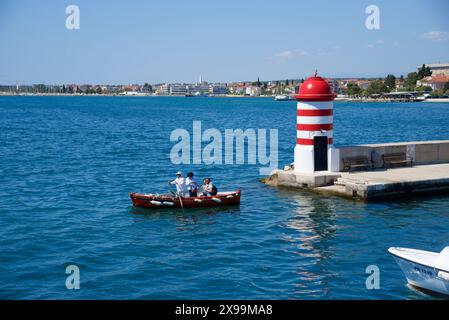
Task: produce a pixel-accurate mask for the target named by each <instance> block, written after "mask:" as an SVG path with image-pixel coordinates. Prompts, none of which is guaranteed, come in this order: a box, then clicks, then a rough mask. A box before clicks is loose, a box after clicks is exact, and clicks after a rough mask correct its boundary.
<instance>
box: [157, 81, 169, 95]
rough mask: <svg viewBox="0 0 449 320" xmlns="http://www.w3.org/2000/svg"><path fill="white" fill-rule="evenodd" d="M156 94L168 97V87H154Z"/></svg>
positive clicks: (164, 85)
mask: <svg viewBox="0 0 449 320" xmlns="http://www.w3.org/2000/svg"><path fill="white" fill-rule="evenodd" d="M156 93H157V94H158V95H168V94H170V85H169V84H168V83H164V84H161V85H159V86H158V87H156Z"/></svg>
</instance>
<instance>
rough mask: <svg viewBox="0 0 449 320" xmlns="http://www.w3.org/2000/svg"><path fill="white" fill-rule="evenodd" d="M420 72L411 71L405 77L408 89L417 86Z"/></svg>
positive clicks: (411, 89)
mask: <svg viewBox="0 0 449 320" xmlns="http://www.w3.org/2000/svg"><path fill="white" fill-rule="evenodd" d="M418 80H419V78H418V74H417V73H416V72H410V73H409V74H407V77H406V78H405V81H404V88H405V90H407V91H413V90H415V87H416V81H418Z"/></svg>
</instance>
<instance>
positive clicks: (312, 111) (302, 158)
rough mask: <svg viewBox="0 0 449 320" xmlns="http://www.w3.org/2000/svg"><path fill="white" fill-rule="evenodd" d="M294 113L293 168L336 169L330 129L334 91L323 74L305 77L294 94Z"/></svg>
mask: <svg viewBox="0 0 449 320" xmlns="http://www.w3.org/2000/svg"><path fill="white" fill-rule="evenodd" d="M295 98H296V100H297V101H298V104H297V115H296V132H297V136H296V146H295V171H296V172H304V173H312V172H315V171H338V164H337V163H336V160H335V158H336V156H337V154H336V152H335V151H338V150H336V149H334V148H333V146H332V144H333V140H332V129H333V111H334V102H333V101H334V98H335V94H334V93H333V92H332V90H331V88H330V86H329V84H328V83H327V82H326V80H324V79H323V78H321V77H319V76H317V73H316V72H315V74H314V76H312V77H310V78H308V79H307V80H306V81H304V82H303V83H302V85H301V87H300V89H299V93H298V94H297V95H296V96H295Z"/></svg>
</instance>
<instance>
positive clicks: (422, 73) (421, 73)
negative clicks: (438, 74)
mask: <svg viewBox="0 0 449 320" xmlns="http://www.w3.org/2000/svg"><path fill="white" fill-rule="evenodd" d="M431 75H432V71H430V67H426V65H425V64H423V65H422V67H421V68H419V69H418V80H419V79H422V78H424V77H428V76H431Z"/></svg>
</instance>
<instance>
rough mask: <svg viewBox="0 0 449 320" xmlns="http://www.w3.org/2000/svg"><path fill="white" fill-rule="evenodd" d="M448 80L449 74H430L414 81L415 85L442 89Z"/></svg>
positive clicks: (434, 89)
mask: <svg viewBox="0 0 449 320" xmlns="http://www.w3.org/2000/svg"><path fill="white" fill-rule="evenodd" d="M447 82H449V75H447V76H446V75H443V74H439V75H435V76H434V75H432V76H429V77H425V78H423V79H421V80H418V81H417V82H416V85H417V86H424V87H431V88H432V90H433V91H436V90H441V89H444V86H445V84H446V83H447Z"/></svg>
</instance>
